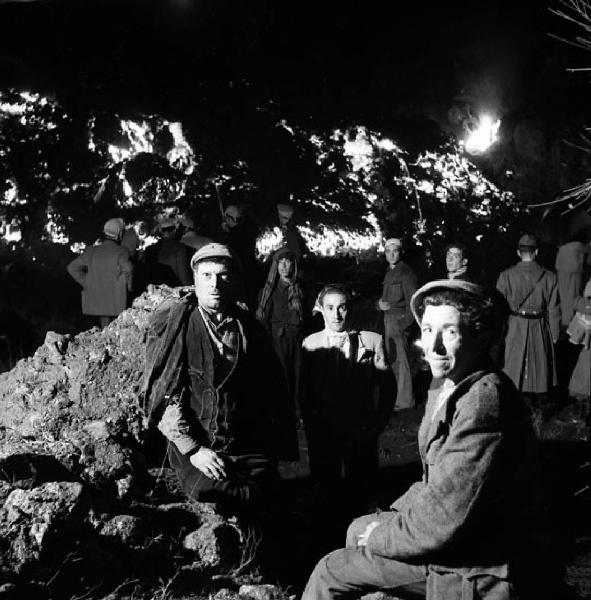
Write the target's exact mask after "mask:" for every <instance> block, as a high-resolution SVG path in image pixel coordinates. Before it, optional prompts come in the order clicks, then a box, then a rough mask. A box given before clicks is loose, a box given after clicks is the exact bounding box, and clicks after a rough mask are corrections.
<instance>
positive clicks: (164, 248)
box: [144, 217, 192, 287]
mask: <svg viewBox="0 0 591 600" xmlns="http://www.w3.org/2000/svg"><path fill="white" fill-rule="evenodd" d="M157 232H158V233H159V235H160V240H159V241H158V242H156V243H155V244H153V245H152V246H149V247H148V248H146V251H145V253H144V260H145V264H146V269H147V272H148V281H149V283H154V284H166V285H168V286H170V287H177V286H180V285H182V286H186V285H191V282H192V277H191V269H190V263H189V258H188V256H187V251H188V249H187V247H186V246H185V245H184V244H181V242H179V241H178V239H177V224H176V221H175V220H174V219H173V218H171V217H163V218H161V219H160V220H159V222H158V227H157Z"/></svg>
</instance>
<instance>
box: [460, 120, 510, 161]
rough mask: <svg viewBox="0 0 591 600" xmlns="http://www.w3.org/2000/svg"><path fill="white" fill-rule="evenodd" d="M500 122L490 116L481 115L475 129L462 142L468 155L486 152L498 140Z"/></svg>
mask: <svg viewBox="0 0 591 600" xmlns="http://www.w3.org/2000/svg"><path fill="white" fill-rule="evenodd" d="M500 125H501V120H500V119H497V120H494V119H493V117H491V116H490V115H482V116H481V117H480V121H479V123H478V126H477V127H476V129H474V130H473V131H471V132H470V133H469V135H468V137H467V138H466V140H465V141H464V146H465V148H466V150H467V151H468V152H469V153H470V154H481V153H482V152H486V151H487V150H488V149H489V148H490V147H491V146H492V145H493V144H494V143H495V142H496V141H497V140H498V139H499V127H500Z"/></svg>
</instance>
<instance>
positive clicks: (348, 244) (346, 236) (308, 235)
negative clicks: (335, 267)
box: [256, 215, 382, 261]
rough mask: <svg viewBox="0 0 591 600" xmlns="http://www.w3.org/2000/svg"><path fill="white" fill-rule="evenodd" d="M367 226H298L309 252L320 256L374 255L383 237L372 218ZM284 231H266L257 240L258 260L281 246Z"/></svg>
mask: <svg viewBox="0 0 591 600" xmlns="http://www.w3.org/2000/svg"><path fill="white" fill-rule="evenodd" d="M366 220H367V221H368V223H369V225H370V227H367V228H365V229H364V230H357V231H355V230H352V229H346V228H344V227H334V226H332V225H323V224H314V225H313V226H312V225H311V224H310V223H309V222H308V223H306V224H305V225H298V231H299V232H300V234H301V236H302V237H303V238H304V241H305V242H306V245H307V246H308V249H309V250H310V252H312V253H313V254H318V255H321V256H349V255H351V254H355V255H359V254H363V253H371V252H377V251H379V250H380V249H381V247H382V234H381V232H380V230H379V228H378V226H377V219H375V217H374V216H373V215H370V216H368V217H367V218H366ZM283 244H284V238H283V232H282V231H281V229H279V227H274V228H273V229H266V230H265V231H263V233H262V234H261V235H260V236H259V237H258V239H257V245H256V249H257V257H258V259H259V260H262V261H264V260H267V259H268V258H269V257H270V256H271V254H273V252H275V250H278V249H279V248H281V246H283Z"/></svg>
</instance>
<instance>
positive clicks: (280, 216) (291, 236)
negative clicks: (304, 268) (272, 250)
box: [277, 204, 308, 266]
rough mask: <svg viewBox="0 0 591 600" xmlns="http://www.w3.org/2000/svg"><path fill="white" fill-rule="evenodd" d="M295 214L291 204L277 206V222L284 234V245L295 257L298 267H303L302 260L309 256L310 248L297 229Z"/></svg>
mask: <svg viewBox="0 0 591 600" xmlns="http://www.w3.org/2000/svg"><path fill="white" fill-rule="evenodd" d="M293 213H294V210H293V206H292V205H291V204H278V205H277V220H278V221H279V227H280V228H281V233H282V234H283V243H284V244H285V245H286V246H287V247H288V248H289V250H290V252H291V253H292V254H293V255H294V256H295V258H296V261H297V263H298V265H299V266H301V262H302V259H303V258H306V256H307V255H308V247H307V246H306V242H305V241H304V238H303V237H302V236H301V235H300V232H299V231H298V228H297V227H296V224H295V220H294V216H293Z"/></svg>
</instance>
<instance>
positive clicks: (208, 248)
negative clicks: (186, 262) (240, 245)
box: [191, 242, 236, 270]
mask: <svg viewBox="0 0 591 600" xmlns="http://www.w3.org/2000/svg"><path fill="white" fill-rule="evenodd" d="M212 258H225V259H226V260H231V261H232V262H233V263H235V262H236V258H235V256H234V255H233V254H232V252H231V251H230V248H228V246H225V245H224V244H218V243H216V242H212V243H211V244H205V246H201V248H199V250H197V252H195V254H193V258H191V268H192V269H193V270H195V267H196V265H197V263H198V262H201V261H204V260H210V259H212Z"/></svg>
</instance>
